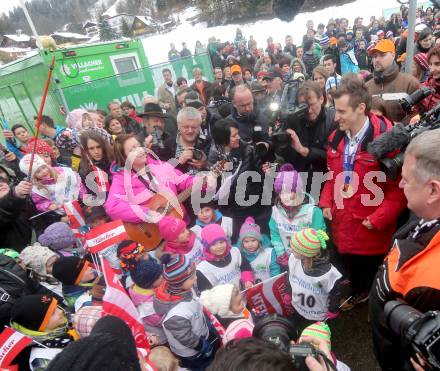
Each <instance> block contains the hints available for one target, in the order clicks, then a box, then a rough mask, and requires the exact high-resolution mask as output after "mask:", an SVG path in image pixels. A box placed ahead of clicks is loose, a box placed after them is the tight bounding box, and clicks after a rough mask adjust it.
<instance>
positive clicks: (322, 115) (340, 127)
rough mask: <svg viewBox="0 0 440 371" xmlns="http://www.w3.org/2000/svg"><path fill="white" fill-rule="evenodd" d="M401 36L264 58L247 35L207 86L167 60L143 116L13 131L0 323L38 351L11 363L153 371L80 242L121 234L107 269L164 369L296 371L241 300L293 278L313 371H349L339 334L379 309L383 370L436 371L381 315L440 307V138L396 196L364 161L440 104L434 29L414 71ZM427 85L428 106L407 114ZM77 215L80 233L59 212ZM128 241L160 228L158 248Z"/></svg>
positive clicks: (275, 49) (290, 47) (219, 46)
mask: <svg viewBox="0 0 440 371" xmlns="http://www.w3.org/2000/svg"><path fill="white" fill-rule="evenodd" d="M407 18H408V10H407V8H406V7H404V6H402V8H401V11H400V13H398V14H393V15H392V16H391V17H390V19H389V20H385V19H384V18H383V17H381V18H378V19H377V18H375V17H372V18H371V19H370V24H369V25H365V24H364V21H363V19H362V17H358V18H356V20H355V22H354V24H353V25H352V26H351V25H349V22H348V20H347V19H344V18H341V19H334V20H333V19H331V20H330V21H329V22H328V24H327V25H324V24H319V25H317V27H316V30H315V25H314V23H313V21H308V22H307V25H306V27H307V28H306V33H305V35H304V37H303V43H302V44H301V45H294V44H293V42H292V37H291V36H290V35H288V36H286V38H285V45H284V47H283V46H282V45H281V44H280V43H277V42H274V40H273V39H272V38H271V37H269V38H268V40H267V45H266V47H265V48H259V47H258V45H257V43H256V41H255V40H254V39H253V37H252V36H249V39H248V40H247V39H246V36H245V35H243V33H242V32H241V30H240V29H237V33H236V37H235V40H234V41H233V42H220V40H217V39H215V38H211V39H209V42H208V45H207V47H206V48H205V47H204V46H203V44H202V43H201V42H198V43H197V46H196V50H195V55H199V54H202V53H204V52H206V51H208V53H209V55H210V57H211V61H212V67H213V74H214V80H213V81H207V80H206V79H204V77H203V72H202V70H201V69H200V68H199V67H197V65H194V64H193V62H192V59H188V58H186V59H182V58H184V57H189V56H191V51H190V50H189V49H188V48H187V46H186V44H185V43H183V44H182V47H183V50H182V51H181V52H178V51H177V50H176V48H175V46H174V45H171V50H170V52H169V60H170V66H171V67H170V68H165V69H164V70H163V71H162V73H163V79H164V82H163V84H162V85H160V86H159V87H158V89H157V93H156V96H145V98H144V109H143V112H137V111H136V107H135V106H134V105H133V104H132V103H130V102H128V101H126V102H122V104H121V103H120V102H117V101H113V102H109V103H108V105H107V107H102V109H98V110H93V111H86V110H83V109H75V110H73V111H71V112H69V113H67V114H66V117H65V120H66V122H65V124H64V123H55V122H54V120H53V119H52V118H51V117H49V116H47V115H43V117H42V120H41V124H40V129H39V130H40V138H33V136H32V134H31V133H30V132H29V131H28V129H27V128H26V126H24V125H23V124H21V123H14V125H13V126H12V127H11V128H10V129H9V128H8V129H5V130H4V131H3V135H4V138H5V140H6V145H5V146H4V147H1V149H0V150H1V161H0V235H1V246H2V249H1V250H0V294H2V295H1V296H0V322H1V324H0V325H2V326H9V327H11V328H12V329H14V330H15V331H18V332H20V333H22V334H24V335H26V336H28V337H30V338H32V340H33V342H32V344H31V345H29V346H28V347H27V348H25V350H23V351H22V352H21V353H20V354H19V355H18V356H17V357H16V359H15V361H14V362H15V363H16V364H19V365H20V370H21V369H23V370H26V369H31V370H46V369H47V370H59V369H61V368H66V369H71V370H80V369H81V370H92V369H93V370H95V369H109V370H113V369H114V370H117V369H118V370H120V369H130V370H140V369H147V365H146V364H145V363H144V361H145V360H144V358H143V356H142V355H139V354H138V353H136V347H135V339H134V338H133V337H132V334H131V333H130V329H129V328H127V326H126V324H124V322H123V321H121V320H120V319H118V318H114V317H112V316H108V317H102V313H103V298H104V295H105V291H106V282H105V280H104V278H103V276H102V273H101V272H102V267H101V268H100V267H99V265H100V262H99V261H97V260H96V259H94V258H93V256H91V254H90V251H89V250H88V248H87V246H86V245H84V240H83V239H82V238H81V233H84V232H86V231H90V230H93V229H94V228H97V227H100V226H103V225H104V224H106V223H109V222H111V221H116V220H121V221H122V222H124V224H125V226H126V229H127V233H128V236H129V237H128V239H124V240H123V241H121V242H119V243H118V244H117V246H115V248H113V249H109V250H108V251H106V252H105V254H104V256H105V258H106V259H108V261H109V262H110V264H111V266H112V268H113V269H114V270H115V272H117V274H118V277H119V278H120V281H121V283H122V285H123V287H124V289H125V290H126V293H127V294H128V296H129V298H130V299H131V301H132V303H133V304H134V306H135V307H136V308H137V311H138V313H139V316H140V318H141V321H142V323H143V325H144V328H145V330H146V333H147V334H148V341H149V343H150V346H151V351H150V354H149V361H151V362H152V363H153V364H154V365H155V367H156V368H157V369H158V370H178V369H182V368H183V369H189V370H204V369H209V370H231V371H232V370H241V369H251V368H253V369H264V370H292V369H294V368H293V364H292V362H291V358H290V356H289V354H288V353H285V352H282V351H281V350H280V349H278V348H277V347H276V346H275V345H273V344H270V343H267V342H266V341H264V340H261V339H257V338H253V337H252V333H253V328H254V326H255V324H257V323H258V321H260V320H261V319H262V316H261V313H259V312H258V311H256V310H250V309H252V308H249V307H248V306H247V303H246V301H245V300H244V295H243V292H242V291H243V290H247V289H250V288H252V287H253V286H254V285H256V284H258V283H261V282H264V281H266V280H268V279H270V278H272V277H276V276H279V275H281V274H283V273H285V274H286V290H285V292H284V293H283V298H282V300H283V302H284V303H285V304H286V305H287V306H290V307H291V308H292V309H293V310H292V312H293V314H292V315H290V316H289V317H287V318H288V320H289V321H290V323H291V324H293V326H294V328H295V336H294V338H293V339H291V340H292V341H295V342H305V343H309V344H312V346H314V347H316V348H317V349H319V350H320V352H321V353H320V354H321V356H320V357H318V358H313V357H307V358H306V365H307V367H308V369H310V370H326V369H328V368H327V367H328V366H327V364H328V363H326V362H330V363H331V364H332V365H333V367H335V368H336V369H338V370H347V369H349V367H348V366H347V365H345V364H344V363H343V362H340V361H338V360H337V358H336V355H334V354H333V353H332V352H331V347H330V345H331V330H330V329H331V327H332V320H333V319H335V318H337V317H338V316H344V313H343V312H344V311H349V310H351V309H353V308H354V307H355V306H357V305H361V303H364V302H366V301H368V302H369V322H370V325H371V328H372V334H373V343H374V350H375V356H376V358H377V361H378V363H379V365H380V366H381V367H382V369H384V370H399V371H400V370H410V369H416V370H423V369H425V367H428V366H427V365H426V359H425V360H424V359H423V357H422V355H421V354H420V353H418V354H417V355H416V354H413V353H412V352H411V351H409V350H408V347H407V346H404V345H401V339H400V338H399V334H395V333H394V332H393V331H392V330H391V329H390V328H389V326H388V323H387V321H386V319H385V314H384V306H385V304H386V302H388V301H389V300H393V299H400V300H403V301H405V302H406V303H408V304H409V305H411V306H413V307H414V308H416V309H418V310H419V311H422V312H426V311H428V310H439V309H440V297H439V292H440V286H439V285H440V279H438V278H439V277H438V274H437V271H436V266H437V265H438V261H437V260H436V259H437V258H438V250H437V248H438V246H437V244H438V242H437V241H438V239H439V236H440V234H439V232H440V211H439V210H440V164H439V160H438V159H439V158H440V153H439V148H440V132H439V130H432V131H430V130H427V131H426V132H424V133H422V134H420V135H418V136H416V137H415V139H413V140H411V142H410V144H409V145H408V147H407V148H406V150H405V157H404V163H403V168H402V169H401V173H399V174H398V176H397V177H396V178H392V177H389V176H386V174H384V173H383V171H382V168H381V166H380V163H379V159H378V158H375V157H373V156H372V155H371V154H370V153H369V151H368V148H369V145H370V144H371V143H372V142H373V141H374V140H375V139H377V138H378V137H379V136H381V135H382V134H384V133H386V132H389V131H390V130H392V128H393V127H394V126H396V125H400V126H402V127H403V126H404V125H412V124H414V123H416V122H417V121H418V120H419V119H420V117H421V116H423V114H424V113H425V112H427V111H428V110H430V109H432V108H433V107H435V106H436V105H437V104H438V103H439V100H440V45H439V44H440V42H438V40H439V39H440V31H439V29H440V21H439V20H440V14H435V11H434V9H432V8H427V9H418V11H417V26H416V30H415V31H416V39H415V40H414V61H413V69H412V71H404V63H403V62H404V60H405V55H406V53H405V52H406V45H407V36H408V29H407V27H408V19H407ZM188 61H189V62H188ZM184 68H186V69H187V71H188V72H189V71H190V72H191V74H192V76H193V79H192V80H190V81H188V79H186V78H184V77H182V70H183V69H184ZM422 86H425V87H430V88H431V89H432V94H430V95H429V96H428V97H426V98H424V99H423V100H422V101H421V102H418V103H417V105H414V106H413V107H411V109H405V107H402V104H401V103H400V100H401V98H405V97H407V95H409V94H411V93H413V92H414V91H416V90H417V89H419V88H420V87H422ZM58 124H59V125H58ZM402 150H403V149H402ZM33 152H34V154H35V156H33ZM398 152H399V150H398V149H397V150H396V151H393V152H392V153H389V154H387V156H388V157H390V158H392V157H393V156H394V155H396V153H398ZM160 197H162V200H163V199H164V198H165V199H167V200H168V202H169V203H168V205H167V206H166V207H165V208H164V205H163V203H157V200H158V198H160ZM76 201H79V204H80V205H81V207H82V213H83V214H84V218H85V225H84V226H82V227H81V230H80V232H78V230H77V229H75V228H74V227H73V226H72V225H71V223H72V219H71V218H70V217H69V215H66V208H65V205H66V204H69V203H72V202H76ZM170 205H172V207H170ZM171 209H172V210H171ZM129 227H130V228H138V229H139V230H143V229H142V228H148V231H149V232H148V233H145V235H144V237H146V240H145V242H143V240H142V241H141V240H138V239H137V238H136V236H135V235H134V234H131V233H130V232H129V229H128V228H129ZM154 241H156V242H154ZM365 320H366V319H365ZM219 328H221V329H223V330H222V331H220V330H219ZM347 336H349V334H347ZM353 346H354V345H353ZM324 355H325V356H326V357H323V356H324ZM339 356H340V357H343V355H339ZM372 356H373V355H372ZM245 364H246V368H243V367H244V365H245ZM426 369H427V368H426Z"/></svg>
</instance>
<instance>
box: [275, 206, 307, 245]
mask: <svg viewBox="0 0 440 371" xmlns="http://www.w3.org/2000/svg"><path fill="white" fill-rule="evenodd" d="M315 207H316V206H315V205H313V204H305V205H303V206H302V207H301V209H300V210H299V212H298V214H296V215H295V218H294V219H293V220H292V221H290V220H289V219H288V218H287V217H286V215H285V214H283V212H282V211H281V210H280V209H279V208H278V207H277V206H272V219H273V220H274V221H275V223H276V225H277V228H278V232H279V233H280V237H281V241H283V246H284V249H285V250H286V251H287V252H289V253H290V248H289V241H290V238H291V237H292V234H293V233H294V232H298V231H301V230H303V229H305V228H310V226H311V225H312V220H313V210H314V208H315Z"/></svg>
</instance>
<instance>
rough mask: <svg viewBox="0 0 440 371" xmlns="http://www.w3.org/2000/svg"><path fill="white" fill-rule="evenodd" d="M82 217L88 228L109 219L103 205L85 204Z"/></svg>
mask: <svg viewBox="0 0 440 371" xmlns="http://www.w3.org/2000/svg"><path fill="white" fill-rule="evenodd" d="M83 213H84V219H85V222H86V224H87V226H88V228H89V229H92V228H96V227H99V226H101V225H103V224H105V223H108V222H110V221H111V219H110V217H109V216H108V215H107V213H106V212H105V209H104V206H85V207H84V208H83Z"/></svg>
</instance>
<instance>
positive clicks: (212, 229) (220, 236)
mask: <svg viewBox="0 0 440 371" xmlns="http://www.w3.org/2000/svg"><path fill="white" fill-rule="evenodd" d="M201 238H202V244H203V256H204V258H205V259H206V260H208V261H213V260H216V259H218V258H223V257H225V256H226V255H228V254H229V252H230V251H231V245H230V244H229V241H228V238H227V237H226V233H225V231H224V230H223V228H222V227H221V226H220V225H218V224H208V225H207V226H205V227H203V229H202V233H201ZM218 241H226V242H227V248H226V250H225V252H224V254H223V256H215V255H214V254H212V253H211V250H210V247H211V246H212V245H214V244H215V243H216V242H218Z"/></svg>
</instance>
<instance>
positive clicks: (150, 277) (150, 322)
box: [128, 259, 166, 345]
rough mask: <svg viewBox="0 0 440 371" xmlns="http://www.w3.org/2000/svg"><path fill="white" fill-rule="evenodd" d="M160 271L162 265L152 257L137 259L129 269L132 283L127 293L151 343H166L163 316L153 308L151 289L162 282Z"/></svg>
mask: <svg viewBox="0 0 440 371" xmlns="http://www.w3.org/2000/svg"><path fill="white" fill-rule="evenodd" d="M162 271H163V269H162V266H161V265H160V264H158V263H157V262H156V261H155V260H154V259H149V260H139V261H138V263H137V264H136V267H135V268H134V269H133V270H132V271H130V276H131V279H132V280H133V283H134V285H133V286H132V287H130V288H129V290H128V293H129V294H130V297H131V300H132V301H133V303H134V305H135V306H136V308H137V310H138V312H139V314H140V316H141V319H142V323H143V324H144V327H145V329H146V330H147V333H148V335H149V336H150V343H151V345H158V344H165V343H166V336H165V333H164V332H163V329H162V326H161V324H162V319H163V318H162V316H159V315H158V314H156V312H155V311H154V308H153V296H154V292H153V290H154V289H156V288H158V287H159V286H160V284H161V283H162V280H163V278H162Z"/></svg>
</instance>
